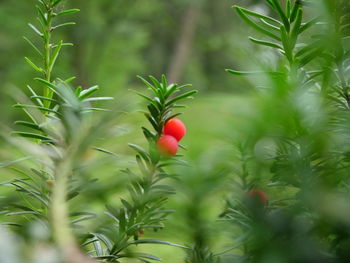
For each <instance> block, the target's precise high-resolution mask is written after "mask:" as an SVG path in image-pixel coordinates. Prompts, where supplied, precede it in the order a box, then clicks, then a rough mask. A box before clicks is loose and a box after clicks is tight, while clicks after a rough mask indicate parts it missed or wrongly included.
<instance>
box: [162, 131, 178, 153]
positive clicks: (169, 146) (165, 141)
mask: <svg viewBox="0 0 350 263" xmlns="http://www.w3.org/2000/svg"><path fill="white" fill-rule="evenodd" d="M157 148H158V150H159V152H160V153H161V154H162V155H164V156H167V157H169V156H173V155H175V154H176V153H177V150H178V148H179V146H178V144H177V140H176V139H175V138H174V137H173V136H170V135H164V136H162V137H160V138H159V139H158V141H157Z"/></svg>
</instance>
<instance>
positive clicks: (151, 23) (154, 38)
mask: <svg viewBox="0 0 350 263" xmlns="http://www.w3.org/2000/svg"><path fill="white" fill-rule="evenodd" d="M262 2H263V1H258V0H256V1H253V0H251V1H249V0H163V1H161V0H69V1H68V0H67V1H65V5H66V6H65V7H67V8H68V7H70V8H79V9H80V10H81V12H79V13H78V14H76V15H74V17H73V19H72V20H73V21H75V22H76V23H77V24H76V25H75V26H73V27H69V28H68V27H67V28H64V29H62V30H61V31H60V33H59V34H58V35H56V36H55V37H56V38H57V39H64V40H65V41H68V42H72V43H73V44H74V47H64V51H63V52H62V54H63V55H62V56H61V57H60V59H59V61H58V63H57V65H58V66H57V67H56V69H55V72H54V76H59V77H60V78H63V79H65V78H69V77H71V76H76V77H77V79H76V80H75V81H74V85H75V86H77V85H81V86H83V87H84V88H86V87H90V86H93V85H96V84H97V85H99V87H100V88H101V89H100V91H99V95H101V96H113V97H115V100H114V102H113V103H114V104H118V103H123V104H127V105H128V111H127V113H126V114H124V115H123V116H122V117H121V118H120V119H118V121H117V123H116V125H115V129H111V130H110V131H108V132H107V134H108V135H109V136H108V138H104V139H105V140H101V142H100V143H101V145H100V146H103V147H104V148H106V149H108V150H110V151H112V152H114V153H116V154H117V157H116V158H115V159H113V158H111V159H108V160H106V159H104V157H100V156H99V155H102V154H101V153H91V156H87V158H94V157H96V158H97V159H98V160H99V162H98V165H96V166H95V167H92V168H91V169H90V170H89V176H90V177H92V178H98V179H99V181H98V183H96V184H95V185H93V186H90V187H89V188H87V190H86V193H83V194H82V195H81V196H80V197H78V199H77V200H76V201H74V202H73V204H72V206H81V207H83V208H84V209H88V210H92V211H94V212H97V213H102V212H103V211H104V204H105V203H113V204H118V203H119V200H120V197H121V196H123V195H124V194H125V193H124V191H123V189H124V186H125V183H127V178H125V176H124V177H123V175H122V174H121V173H120V172H119V171H120V169H121V168H124V167H129V166H131V167H133V166H135V163H134V161H133V158H134V153H133V151H132V150H131V149H129V147H128V145H127V143H128V142H133V143H137V144H140V145H145V142H144V138H143V136H142V132H141V129H140V127H141V126H142V125H146V120H145V119H144V118H143V116H142V114H141V113H140V112H139V110H140V109H142V107H144V106H145V104H144V103H143V102H141V100H140V99H139V98H138V97H137V96H136V95H135V94H134V93H133V92H131V91H130V89H136V90H140V91H142V90H144V89H145V88H144V86H143V84H142V83H141V82H140V81H139V80H138V79H137V77H136V76H137V75H141V76H143V77H145V76H147V75H154V76H155V77H157V78H159V77H160V76H161V74H163V73H164V74H166V75H167V77H168V79H169V81H171V82H177V83H180V84H183V83H191V84H193V87H194V88H195V89H197V90H199V94H198V95H197V96H196V98H195V99H194V100H193V101H189V102H188V105H189V108H188V109H185V110H184V115H183V117H182V119H183V121H184V122H185V123H186V126H187V129H188V134H187V136H186V138H185V139H184V141H183V144H184V145H185V146H186V147H187V148H188V150H187V151H183V153H184V154H185V158H186V159H187V160H188V161H189V162H191V163H194V164H198V166H199V167H200V168H198V170H196V168H193V171H191V169H188V170H186V174H184V173H182V181H181V183H176V182H174V183H173V184H174V185H175V187H176V189H177V190H178V194H177V195H176V196H174V197H173V198H170V202H169V208H174V209H175V210H176V211H177V212H176V213H175V214H174V215H172V216H171V218H170V220H169V222H168V223H167V227H166V228H165V229H164V230H163V231H161V233H145V236H146V237H149V238H152V237H157V238H159V239H164V240H168V241H171V242H175V243H182V244H183V243H184V242H185V243H186V242H187V243H188V244H190V243H191V242H192V241H193V239H192V238H193V236H196V233H195V232H196V231H203V232H207V233H201V234H202V235H203V236H206V237H207V242H208V246H210V247H211V248H212V249H213V251H216V252H217V253H220V252H223V251H225V250H227V249H230V248H232V240H233V239H234V237H232V236H229V235H227V236H225V230H224V231H217V229H218V228H220V227H223V228H224V227H227V226H223V225H221V223H220V222H219V221H218V215H219V214H220V213H221V212H222V211H223V208H224V205H225V202H224V200H225V199H226V198H227V197H228V196H230V194H232V189H234V188H233V187H232V180H231V179H232V178H229V176H228V175H230V173H215V172H213V171H222V170H225V169H228V168H230V166H231V165H232V166H234V164H233V163H234V160H235V158H236V153H237V151H236V150H237V149H236V146H237V145H239V144H240V138H242V137H241V134H242V133H244V132H245V131H247V130H248V131H249V132H254V130H252V129H248V128H247V129H244V128H245V127H246V126H247V127H248V126H249V123H247V122H248V121H249V120H248V119H247V118H246V116H254V114H253V113H254V110H255V108H254V105H256V101H255V100H256V97H254V96H252V94H251V92H252V90H253V89H252V87H253V86H256V83H255V82H254V79H253V80H248V79H246V78H243V77H238V76H231V75H230V74H228V73H227V72H225V69H226V68H235V69H243V70H250V69H256V67H257V65H261V64H269V63H272V62H273V61H274V59H275V54H273V53H270V51H268V50H267V49H265V48H259V47H257V46H255V45H253V44H252V43H251V42H249V40H248V38H247V33H249V32H250V29H249V28H248V27H247V26H246V25H245V24H244V23H243V22H242V21H241V20H240V19H239V18H238V16H237V14H236V13H235V12H234V10H233V9H232V8H231V7H232V5H234V4H238V5H242V6H244V7H249V8H250V9H253V10H257V11H260V12H265V13H268V12H269V10H268V9H267V7H266V5H265V4H263V3H262ZM34 3H35V0H25V1H17V0H0V24H1V27H0V54H1V55H0V111H1V114H0V121H1V123H2V125H3V127H5V126H6V127H13V123H14V121H15V120H17V119H20V118H21V115H22V113H21V111H20V110H18V111H16V110H15V109H13V108H12V105H13V104H14V103H15V101H14V100H13V97H12V96H11V94H12V93H13V91H14V90H16V89H21V90H23V91H25V86H26V85H27V84H31V85H33V87H35V85H36V84H35V83H34V82H33V78H34V77H36V73H35V72H33V70H32V68H30V66H28V65H27V64H26V63H25V61H24V57H25V56H28V57H31V55H33V54H32V49H31V48H30V47H29V46H28V44H27V43H26V42H25V41H24V40H23V39H22V36H26V37H28V38H30V39H35V37H34V36H33V33H32V31H31V30H30V28H29V27H28V26H27V23H28V22H31V23H33V22H35V16H36V10H35V8H34ZM33 41H34V42H35V40H33ZM255 81H256V82H257V83H261V80H260V79H258V80H255ZM272 112H273V109H272ZM0 143H1V144H3V141H1V140H0ZM8 151H10V148H9V147H6V146H5V145H4V147H0V158H1V159H2V160H3V159H5V160H6V159H8V158H9V156H11V154H8ZM99 158H100V159H99ZM231 161H232V164H231V163H230V162H231ZM106 163H108V164H109V165H104V164H106ZM111 164H112V165H111ZM180 173H181V172H180ZM231 175H232V174H231ZM0 176H1V177H3V178H9V177H10V176H11V175H10V174H3V172H0ZM0 191H2V190H0ZM272 191H273V190H272ZM276 196H278V193H277V194H276ZM186 204H188V206H187V205H186ZM194 207H196V209H197V210H195V211H193V210H191V211H188V210H187V209H189V208H190V209H193V208H194ZM221 230H222V229H221ZM226 232H227V231H226ZM217 233H220V234H219V235H218V234H217ZM231 233H234V232H231ZM148 252H150V253H154V254H156V255H157V256H160V257H161V258H163V259H164V262H168V263H179V262H183V258H184V256H185V254H184V251H182V250H181V249H178V248H173V247H164V246H162V247H155V248H151V249H150V251H148ZM131 262H133V261H131Z"/></svg>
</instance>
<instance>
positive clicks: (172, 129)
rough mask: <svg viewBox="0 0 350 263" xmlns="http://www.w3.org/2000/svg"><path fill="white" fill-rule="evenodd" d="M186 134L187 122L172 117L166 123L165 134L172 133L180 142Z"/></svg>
mask: <svg viewBox="0 0 350 263" xmlns="http://www.w3.org/2000/svg"><path fill="white" fill-rule="evenodd" d="M185 134H186V127H185V124H184V123H183V122H182V121H181V120H179V119H171V120H169V121H167V123H165V125H164V135H171V136H173V137H174V138H175V139H176V140H177V141H178V142H179V141H180V140H181V139H182V137H184V136H185Z"/></svg>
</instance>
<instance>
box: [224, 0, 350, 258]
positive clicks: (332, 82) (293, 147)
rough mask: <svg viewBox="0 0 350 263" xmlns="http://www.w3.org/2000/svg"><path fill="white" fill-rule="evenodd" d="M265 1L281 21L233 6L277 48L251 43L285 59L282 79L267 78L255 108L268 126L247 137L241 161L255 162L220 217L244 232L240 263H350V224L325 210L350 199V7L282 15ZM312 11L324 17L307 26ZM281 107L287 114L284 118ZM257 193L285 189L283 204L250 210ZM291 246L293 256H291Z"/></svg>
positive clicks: (293, 9) (290, 10)
mask: <svg viewBox="0 0 350 263" xmlns="http://www.w3.org/2000/svg"><path fill="white" fill-rule="evenodd" d="M266 2H267V4H268V5H269V6H270V7H271V8H272V9H273V11H275V13H276V14H277V15H278V18H279V20H276V19H275V18H272V17H269V16H265V15H262V14H259V13H256V12H253V11H250V10H247V9H244V8H241V7H238V6H235V9H236V11H237V13H238V15H239V16H240V17H241V18H242V19H243V20H244V21H245V22H246V23H247V24H248V25H249V26H251V27H252V28H254V29H255V30H256V31H258V32H260V33H261V34H262V35H264V36H265V37H267V38H272V39H273V40H275V41H277V42H270V41H265V40H258V39H255V38H252V37H250V40H251V41H253V42H254V43H255V44H258V45H260V46H264V47H269V48H273V49H275V50H277V51H278V53H280V54H282V55H283V57H284V58H283V59H280V60H279V61H278V64H277V65H276V68H277V69H278V70H280V71H279V72H275V73H274V74H273V75H272V74H271V73H270V72H266V74H265V75H266V77H267V78H268V81H269V83H270V88H267V90H266V93H265V94H264V95H262V96H260V99H261V100H262V103H260V104H259V105H257V107H258V110H259V112H260V116H261V117H260V118H263V119H265V120H267V121H268V123H266V124H261V123H260V122H256V124H253V125H257V126H256V128H258V129H257V130H256V134H254V135H252V136H248V137H247V139H246V141H247V143H245V144H244V146H243V147H241V148H240V151H241V153H242V152H244V153H245V154H244V155H243V154H242V156H247V158H242V159H241V162H242V169H238V170H237V171H236V173H237V179H238V180H236V181H235V185H236V191H237V192H239V193H241V194H240V195H236V197H235V198H233V199H232V200H228V201H227V209H226V211H225V212H224V213H223V214H222V216H224V217H225V218H226V220H227V221H228V222H231V223H232V224H233V225H234V226H237V227H238V229H240V232H241V235H240V236H238V237H237V238H236V242H237V243H238V244H239V246H241V248H242V251H243V255H242V256H241V257H240V258H241V261H242V262H265V260H266V259H268V258H270V259H271V260H274V261H273V262H345V261H346V260H348V256H349V255H348V254H347V253H344V250H343V246H344V243H343V242H344V241H345V240H349V236H348V234H341V235H339V232H338V227H339V226H340V225H342V226H343V227H344V228H345V229H347V228H348V227H349V225H347V226H345V225H343V223H341V221H342V219H341V217H342V216H340V214H342V213H339V214H337V215H330V214H328V213H327V212H325V210H322V209H320V208H319V206H320V205H321V206H322V205H323V204H324V202H326V203H327V201H326V200H327V196H328V195H334V196H337V198H334V199H332V201H333V202H334V205H336V206H337V205H340V204H341V203H342V202H344V201H345V199H347V198H349V196H348V190H346V189H345V188H344V184H347V182H348V180H349V177H348V176H347V175H346V174H345V173H344V170H343V169H347V168H345V167H348V166H347V162H346V161H345V162H344V156H347V153H348V147H347V146H345V144H342V143H341V142H345V141H346V140H347V139H345V138H348V136H347V133H348V125H347V124H346V122H347V121H346V120H345V119H344V118H343V117H344V115H348V109H349V108H348V106H347V105H346V101H347V96H346V95H345V94H347V86H348V82H349V78H347V77H345V75H343V73H342V72H344V70H345V71H346V68H348V60H347V55H346V54H347V52H348V50H349V46H348V44H347V43H346V42H345V41H344V39H346V38H347V36H346V33H345V32H344V31H343V30H342V29H341V28H343V27H344V25H346V24H347V19H346V18H345V16H346V15H345V14H346V12H347V10H348V8H349V4H348V3H345V2H343V1H332V4H330V1H319V2H318V3H311V2H310V3H309V2H302V1H293V2H292V1H286V6H285V8H282V6H281V5H280V2H279V1H278V0H267V1H266ZM309 4H310V5H309ZM308 7H309V8H310V9H311V13H314V12H313V11H314V10H316V9H317V8H318V10H323V13H321V14H320V13H318V16H317V18H314V19H311V20H309V21H307V22H303V13H304V12H305V9H307V8H308ZM284 10H286V11H284ZM307 32H309V33H308V36H305V34H307ZM330 43H331V44H330ZM228 72H229V73H232V74H234V75H254V74H255V73H254V72H240V71H236V70H228ZM260 74H263V73H262V72H261V73H260ZM255 76H256V74H255ZM308 104H310V105H308ZM273 108H274V109H275V110H277V109H279V110H280V111H279V115H276V114H274V113H273V112H272V111H271V110H272V109H273ZM283 108H284V109H286V110H284V109H283ZM345 112H346V113H345ZM340 116H342V117H340ZM262 127H265V128H262ZM345 127H347V128H345ZM252 129H254V128H253V127H252ZM344 140H345V141H344ZM339 143H340V144H339ZM341 144H342V145H341ZM259 155H262V157H261V156H259ZM342 156H343V157H342ZM261 158H263V160H262V159H261ZM262 174H266V175H267V176H268V179H267V180H266V179H265V180H266V181H267V182H265V181H262V179H261V175H262ZM257 187H262V188H264V189H267V187H271V188H277V189H278V190H275V191H278V192H280V194H279V195H278V196H279V198H278V199H275V200H274V199H272V200H270V201H269V204H268V205H267V206H263V205H261V204H255V205H252V204H251V203H250V201H249V200H248V199H249V198H247V191H249V189H252V188H257ZM270 191H271V192H273V190H270ZM343 198H345V199H343ZM344 216H345V215H344ZM329 217H332V219H329V220H331V221H329V222H328V223H326V222H325V220H327V219H326V218H329ZM301 226H303V227H301ZM325 228H327V231H324V230H325ZM346 233H348V232H346ZM345 242H347V241H345ZM301 243H302V246H303V247H307V252H305V250H304V249H303V248H302V247H301V246H300V244H301ZM290 247H294V248H295V249H293V252H291V251H290Z"/></svg>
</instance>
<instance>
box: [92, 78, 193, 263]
mask: <svg viewBox="0 0 350 263" xmlns="http://www.w3.org/2000/svg"><path fill="white" fill-rule="evenodd" d="M149 78H150V80H151V82H152V84H151V83H150V82H148V81H147V80H145V79H144V78H142V77H140V79H141V80H142V81H143V82H144V84H145V85H146V87H147V88H148V89H149V90H150V91H151V92H152V93H153V96H154V97H150V96H148V95H145V94H143V93H139V92H137V94H138V95H140V96H141V97H142V98H144V99H145V101H146V102H147V103H148V105H147V108H148V112H146V113H145V117H146V119H147V120H148V121H149V122H150V124H151V126H152V127H153V131H151V130H149V129H148V128H146V127H142V130H143V134H144V136H145V138H146V139H147V141H148V150H145V149H144V148H142V147H141V146H139V145H136V144H129V146H130V147H131V148H132V149H133V150H135V152H136V163H137V165H138V168H139V173H136V174H135V173H134V172H132V171H131V170H130V169H126V170H124V171H123V172H124V173H125V174H126V175H128V177H129V178H133V179H132V182H131V183H130V185H129V186H128V191H129V196H130V200H129V201H127V200H125V199H121V204H122V207H121V208H114V207H112V206H107V212H106V214H107V215H108V216H109V217H110V218H111V223H110V224H104V225H103V226H102V229H101V230H100V231H99V233H91V235H90V236H89V238H90V239H89V240H88V241H87V242H86V243H85V244H90V243H93V245H94V251H92V252H90V253H89V254H93V255H95V258H97V259H102V260H106V261H107V262H118V260H119V259H120V258H124V257H130V258H137V259H139V260H141V261H144V262H146V260H147V259H148V260H160V259H159V258H157V257H156V256H152V255H149V254H143V253H135V252H128V250H127V249H128V248H129V246H131V245H139V244H164V245H171V246H178V247H183V246H180V245H176V244H173V243H171V242H167V241H162V240H154V239H139V238H140V237H142V235H143V233H144V232H145V231H149V230H152V229H153V230H154V231H158V230H160V229H162V228H163V227H164V225H163V222H164V221H165V220H167V217H168V215H169V214H171V213H173V212H174V211H173V210H169V209H165V208H164V206H165V204H166V201H167V199H168V196H169V195H170V194H174V193H175V192H174V189H173V188H172V187H171V186H169V185H167V184H165V183H164V182H163V181H164V180H165V179H167V178H175V177H176V175H174V174H171V173H167V172H166V170H165V168H166V167H168V166H169V165H172V164H182V162H181V161H180V160H178V159H177V158H176V156H175V157H173V158H166V157H162V156H161V155H160V153H159V152H158V150H157V149H156V143H157V140H158V138H159V137H160V136H161V135H162V133H163V126H164V124H165V123H166V122H167V121H168V120H169V119H171V118H174V117H176V116H178V115H180V114H181V113H175V114H174V113H173V110H174V109H176V108H179V107H183V105H180V104H178V102H180V101H181V100H184V99H188V98H191V95H193V94H195V93H196V92H197V91H195V90H193V91H189V92H186V93H182V94H177V93H179V92H180V91H181V90H182V89H183V88H186V87H189V85H183V86H178V85H177V84H170V85H168V83H167V80H166V77H165V76H164V75H163V76H162V80H161V82H159V81H158V80H157V79H156V78H154V77H152V76H150V77H149ZM183 248H184V247H183Z"/></svg>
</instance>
